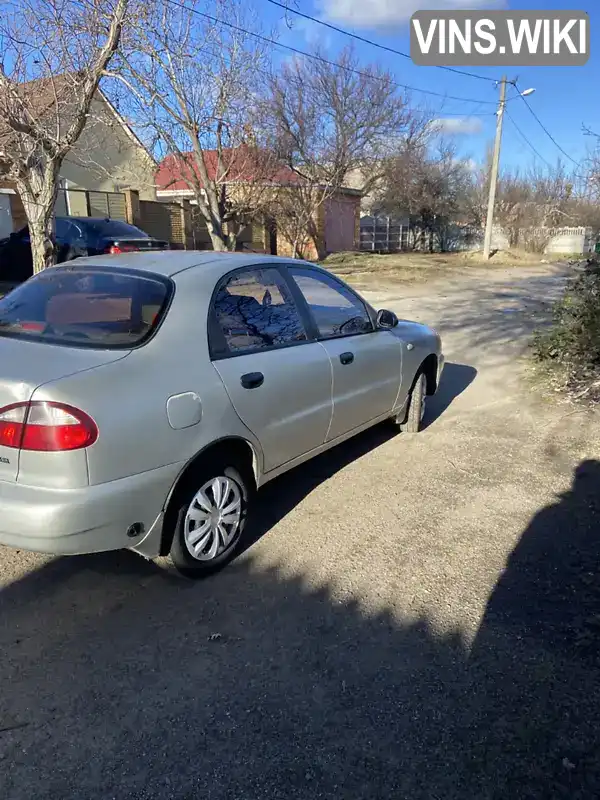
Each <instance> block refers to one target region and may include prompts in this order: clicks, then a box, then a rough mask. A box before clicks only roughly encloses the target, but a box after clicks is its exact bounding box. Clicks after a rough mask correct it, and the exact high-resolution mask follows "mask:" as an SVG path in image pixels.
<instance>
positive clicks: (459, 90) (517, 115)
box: [256, 0, 600, 168]
mask: <svg viewBox="0 0 600 800" xmlns="http://www.w3.org/2000/svg"><path fill="white" fill-rule="evenodd" d="M285 1H286V0H282V2H285ZM287 4H288V5H289V6H290V7H291V8H294V7H295V8H297V9H298V10H300V11H303V12H305V13H306V14H310V15H311V16H315V17H319V18H321V19H324V20H328V21H330V22H332V23H334V24H336V25H337V26H339V27H341V28H344V29H345V30H349V31H352V32H354V33H357V34H362V35H363V36H366V37H367V38H369V39H373V40H374V41H377V42H381V44H385V45H388V46H391V47H394V48H396V49H399V50H403V51H404V52H409V49H410V45H409V29H408V20H409V18H410V15H411V14H412V13H413V12H414V11H415V10H417V9H419V8H436V9H456V8H460V9H467V8H477V9H478V10H482V9H491V8H496V9H497V8H505V9H507V8H508V9H513V10H518V9H546V10H548V9H567V10H568V9H573V10H585V11H587V12H588V13H589V15H590V29H591V56H590V59H589V61H588V63H587V64H586V65H585V66H583V67H529V68H525V67H515V68H514V69H512V70H507V75H508V77H509V78H515V77H518V79H519V85H520V86H521V87H522V88H528V87H534V88H535V89H536V92H535V94H534V95H532V96H531V97H529V98H528V101H529V102H530V104H531V106H532V107H533V108H534V109H535V111H536V113H537V115H538V116H539V117H540V119H541V120H542V122H543V123H544V125H545V126H546V127H547V128H548V130H549V131H550V133H552V135H553V136H554V138H555V139H556V140H557V142H558V143H559V144H560V145H561V146H562V147H563V148H564V150H566V151H567V153H569V155H570V156H571V157H572V158H573V159H575V160H576V161H580V160H581V159H583V158H585V154H586V151H587V150H588V149H589V147H590V145H591V144H592V140H591V139H590V137H589V136H585V135H584V134H583V131H582V126H583V125H584V124H585V125H587V126H589V127H590V128H592V129H594V130H596V131H598V133H600V92H599V84H600V55H599V53H598V50H599V48H598V45H600V3H599V2H598V0H594V1H593V2H588V3H581V0H467V2H464V1H462V2H461V0H287ZM586 6H587V7H586ZM256 7H257V8H258V11H259V14H260V15H261V17H262V19H263V22H264V24H265V26H267V27H272V26H277V30H278V34H279V41H280V42H282V43H285V44H291V45H293V46H296V47H299V48H301V49H305V48H306V47H307V45H308V46H309V45H310V44H311V43H314V42H320V43H321V44H322V46H323V47H324V48H325V50H326V52H327V54H328V56H329V57H330V58H332V60H334V59H335V54H336V52H337V51H339V49H340V48H342V47H344V46H345V45H346V44H348V43H349V42H350V41H351V40H350V39H349V38H348V37H345V36H343V35H340V34H337V33H335V32H332V31H328V30H326V29H325V28H323V27H322V26H320V25H317V24H315V23H311V22H306V21H304V20H301V19H300V18H298V17H295V16H294V15H293V14H292V13H290V14H288V15H287V16H288V21H289V22H288V23H286V20H285V16H286V15H285V12H284V11H283V10H281V9H279V8H276V7H274V6H272V5H270V4H269V3H268V2H267V0H256ZM290 25H291V27H290ZM354 43H355V45H356V50H357V52H358V53H359V55H360V57H361V60H364V62H378V63H380V64H382V65H384V66H385V67H387V68H388V69H389V70H390V71H391V72H392V73H393V75H394V76H395V78H396V79H397V80H398V81H400V82H402V83H404V84H409V85H411V86H414V87H418V88H421V89H430V90H433V91H436V92H440V93H443V94H446V93H447V94H451V95H457V96H460V97H466V98H473V99H474V100H476V101H480V100H485V101H490V100H491V101H495V100H496V99H497V90H496V88H495V87H494V84H492V83H490V82H488V81H480V80H475V79H473V78H468V77H463V76H461V75H455V74H452V73H449V72H446V71H445V70H441V69H436V68H433V67H418V66H416V65H414V64H413V63H412V62H411V61H409V60H408V59H403V58H401V57H399V56H395V55H392V54H388V53H385V52H383V51H381V50H379V49H376V48H373V47H370V46H369V45H366V44H362V43H360V42H356V41H355V42H354ZM472 71H474V72H478V73H480V74H482V75H489V76H492V77H498V69H497V68H493V69H492V68H478V69H476V70H475V69H474V70H472ZM412 99H413V101H414V102H417V101H419V102H422V103H423V102H424V103H426V104H427V105H428V106H429V107H430V108H432V109H436V110H437V109H439V116H440V117H445V115H448V117H449V118H452V119H454V120H457V121H460V120H461V115H464V117H465V118H468V122H467V123H466V124H465V125H464V126H461V125H460V124H459V123H458V122H456V123H454V124H455V125H457V126H458V127H459V128H461V127H464V129H465V132H463V133H460V132H459V133H455V134H454V137H455V140H456V143H457V145H458V146H459V148H460V150H461V152H462V153H463V154H464V155H465V156H469V157H472V158H474V159H475V160H479V159H481V158H483V156H484V154H485V150H486V147H487V145H488V144H489V142H490V141H491V139H492V138H493V135H494V128H495V117H494V116H493V111H494V106H493V105H490V104H486V103H481V102H472V103H463V102H457V101H452V100H442V99H441V98H435V97H427V96H426V95H422V94H419V93H417V92H414V93H413V94H412ZM508 108H509V111H510V115H511V116H512V117H513V118H514V120H515V122H516V124H517V125H518V127H519V128H520V129H521V130H522V132H523V133H524V134H525V136H526V137H527V138H528V139H529V140H530V142H531V143H532V144H533V145H534V146H535V148H536V149H537V150H538V152H539V153H540V155H541V156H543V158H545V159H546V160H547V161H549V162H550V163H552V164H554V163H555V162H556V160H557V158H558V157H561V158H562V160H563V161H565V162H566V159H565V158H564V156H562V155H561V153H560V151H559V150H557V148H556V147H555V145H554V144H553V143H552V142H551V141H550V139H549V138H548V137H547V136H546V134H545V133H544V132H543V131H542V129H541V128H540V127H539V126H538V124H537V122H536V121H535V119H534V118H533V117H532V116H531V114H530V113H529V112H528V110H527V108H526V107H525V104H524V103H523V101H521V100H518V99H516V100H514V101H513V102H511V103H510V104H509V106H508ZM490 112H492V113H490ZM450 124H452V123H450ZM534 159H535V156H534V154H533V153H532V151H531V150H530V148H529V147H528V146H527V144H525V142H524V141H523V140H522V138H521V137H520V136H519V134H518V133H517V131H516V130H515V128H514V126H513V124H512V123H511V121H510V120H509V119H507V120H506V121H505V126H504V136H503V150H502V162H503V165H504V166H509V167H513V168H516V167H519V166H521V167H525V166H527V165H528V164H530V163H531V162H532V160H534ZM566 163H567V164H568V163H569V162H566ZM571 166H573V165H572V164H571Z"/></svg>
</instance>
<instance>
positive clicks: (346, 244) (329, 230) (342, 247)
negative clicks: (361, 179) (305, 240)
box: [325, 194, 360, 253]
mask: <svg viewBox="0 0 600 800" xmlns="http://www.w3.org/2000/svg"><path fill="white" fill-rule="evenodd" d="M359 221H360V197H355V196H353V195H344V194H340V195H336V196H335V197H330V198H329V200H327V202H326V204H325V251H326V252H327V253H341V252H344V251H346V250H354V249H355V247H356V243H357V236H356V227H357V224H359Z"/></svg>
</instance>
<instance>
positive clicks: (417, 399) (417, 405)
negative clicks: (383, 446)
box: [398, 372, 427, 433]
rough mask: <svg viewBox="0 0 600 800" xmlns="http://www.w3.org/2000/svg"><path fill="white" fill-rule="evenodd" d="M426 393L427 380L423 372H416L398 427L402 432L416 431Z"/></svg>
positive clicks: (419, 422) (419, 424)
mask: <svg viewBox="0 0 600 800" xmlns="http://www.w3.org/2000/svg"><path fill="white" fill-rule="evenodd" d="M426 394H427V380H426V377H425V373H424V372H419V373H417V375H416V377H415V382H414V384H413V388H412V389H411V391H410V396H409V400H408V408H407V410H406V415H405V417H404V420H403V421H402V422H399V421H398V427H399V428H400V430H401V431H402V432H403V433H418V432H419V431H420V430H421V424H422V422H423V404H424V402H425V396H426Z"/></svg>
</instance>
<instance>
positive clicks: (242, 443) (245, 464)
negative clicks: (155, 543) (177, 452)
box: [160, 436, 260, 556]
mask: <svg viewBox="0 0 600 800" xmlns="http://www.w3.org/2000/svg"><path fill="white" fill-rule="evenodd" d="M224 456H226V457H227V458H228V459H231V464H230V465H229V466H232V467H235V468H236V469H238V470H239V471H240V472H241V474H242V475H243V476H244V477H245V478H246V479H247V480H248V481H249V482H250V484H251V488H252V489H253V490H255V489H256V488H257V486H258V484H259V475H260V467H259V463H260V462H259V454H258V452H257V450H256V448H255V447H254V445H252V444H251V443H250V442H249V441H248V440H247V439H244V438H242V437H241V436H225V437H223V438H222V439H217V440H216V441H214V442H211V443H210V444H208V445H206V447H203V448H202V450H199V451H198V452H197V453H196V454H195V455H194V456H192V458H190V460H189V461H188V462H187V464H186V465H185V466H184V467H183V469H182V470H181V472H180V473H179V475H178V476H177V478H176V479H175V482H174V483H173V486H172V487H171V490H170V492H169V494H168V496H167V499H166V501H165V504H164V506H163V512H164V521H163V526H162V537H161V543H160V555H161V556H166V555H168V554H169V551H170V549H171V542H172V539H173V531H174V528H175V522H176V518H177V512H178V508H179V502H180V499H181V497H182V495H183V494H184V493H185V492H186V491H187V490H188V489H189V486H190V482H191V480H192V479H193V475H194V473H195V472H196V470H197V468H198V466H199V464H200V463H202V462H203V461H205V460H206V459H210V458H211V457H213V458H217V457H218V458H222V457H224Z"/></svg>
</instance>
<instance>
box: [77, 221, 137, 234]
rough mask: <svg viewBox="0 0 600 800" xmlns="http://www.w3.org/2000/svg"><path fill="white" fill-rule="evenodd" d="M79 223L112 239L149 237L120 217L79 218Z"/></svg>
mask: <svg viewBox="0 0 600 800" xmlns="http://www.w3.org/2000/svg"><path fill="white" fill-rule="evenodd" d="M77 222H78V223H79V224H83V226H84V227H85V228H87V229H88V230H91V231H93V232H94V233H95V234H96V236H103V237H107V238H111V239H117V238H119V239H125V238H127V239H149V238H150V237H149V236H148V234H147V233H144V231H142V230H140V229H139V228H136V227H135V225H129V224H128V223H127V222H121V220H118V219H87V220H81V219H78V220H77Z"/></svg>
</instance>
